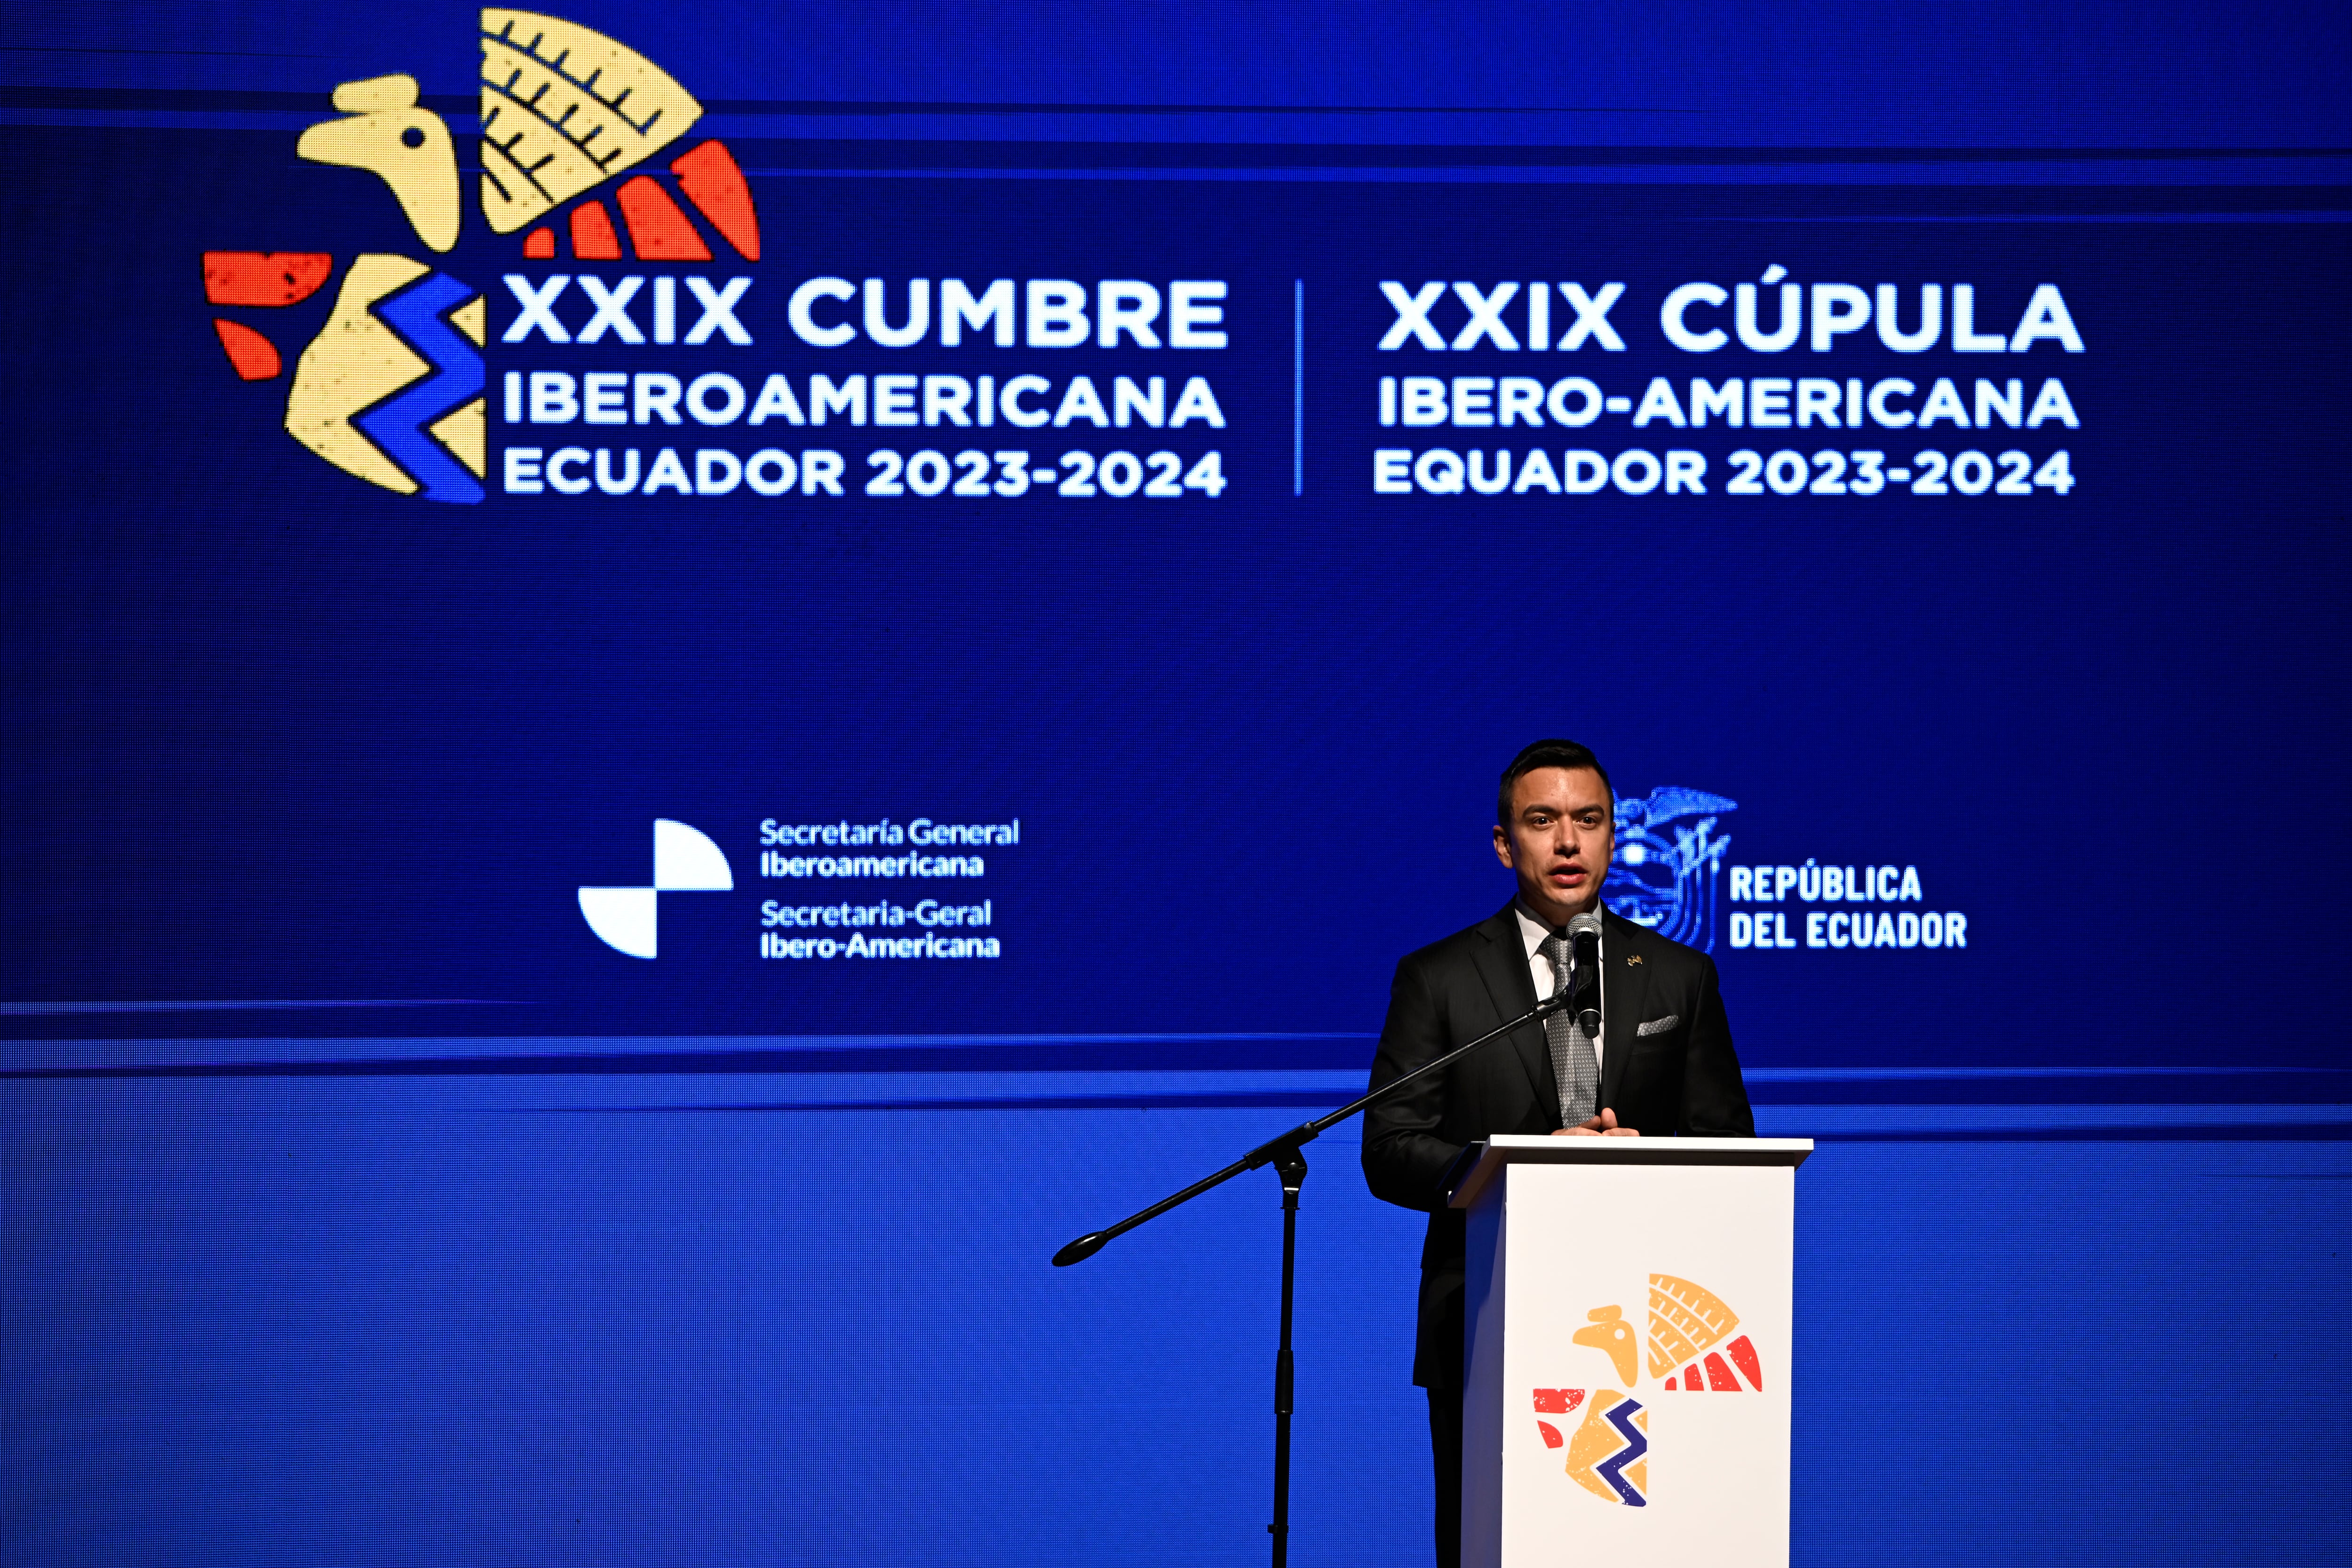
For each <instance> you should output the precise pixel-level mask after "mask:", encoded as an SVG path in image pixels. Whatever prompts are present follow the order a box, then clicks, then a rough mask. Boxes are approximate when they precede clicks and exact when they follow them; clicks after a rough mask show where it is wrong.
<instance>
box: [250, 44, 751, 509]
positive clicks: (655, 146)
mask: <svg viewBox="0 0 2352 1568" xmlns="http://www.w3.org/2000/svg"><path fill="white" fill-rule="evenodd" d="M480 41H481V47H482V83H481V106H482V107H481V121H482V142H481V152H482V163H483V170H482V181H481V206H482V215H483V216H484V217H485V218H486V219H487V220H488V223H489V226H490V230H491V232H492V233H494V234H511V233H513V232H514V231H515V230H517V229H520V228H522V227H525V226H528V225H530V224H532V223H533V222H535V221H536V220H538V219H541V218H543V217H548V216H551V215H552V214H553V213H554V212H555V211H556V210H557V209H558V208H559V207H561V206H562V205H563V204H565V203H566V202H571V201H573V200H574V199H575V198H577V197H581V196H583V195H587V194H588V193H589V192H591V191H593V189H595V188H596V187H597V186H599V185H601V184H604V182H605V181H606V180H608V179H611V178H613V177H614V176H615V175H618V174H622V173H623V172H625V171H626V170H629V169H632V168H635V167H636V166H637V165H638V164H640V163H644V162H645V161H646V159H647V158H649V157H651V156H652V155H653V154H654V153H656V152H658V151H660V150H661V149H663V148H665V147H667V146H669V145H670V144H672V143H673V142H677V140H678V138H680V137H682V136H684V135H685V134H686V132H688V130H689V129H690V128H691V127H692V126H693V125H694V123H695V121H698V120H699V119H700V118H701V116H702V106H701V105H700V104H699V103H698V102H696V101H695V100H694V98H693V97H692V96H691V95H690V94H689V93H688V92H687V90H686V89H684V88H683V87H680V86H679V85H678V84H677V82H676V81H674V80H672V79H670V78H669V77H668V76H667V74H665V73H664V72H663V71H662V70H661V69H660V68H658V67H656V65H654V63H653V62H652V61H650V60H648V59H646V58H645V57H644V56H642V55H639V54H637V53H635V51H633V50H631V49H629V48H627V47H625V46H623V45H621V44H619V43H616V42H614V40H613V39H611V38H608V37H604V35H603V34H601V33H597V32H593V31H592V30H590V29H589V28H586V27H583V26H577V25H576V24H573V23H571V22H566V21H563V20H562V19H561V18H559V17H554V16H541V15H539V14H538V13H535V12H530V11H510V10H503V9H491V10H485V11H483V12H482V14H481V40H480ZM333 103H334V107H335V108H336V109H338V110H342V111H343V117H342V118H340V119H335V120H329V121H322V122H320V124H317V125H313V126H311V127H310V129H309V130H307V131H305V132H303V133H302V139H301V141H300V142H299V143H297V146H296V151H297V153H299V155H300V156H301V157H302V158H304V159H306V160H308V161H310V162H311V163H327V164H333V165H336V166H338V167H342V168H352V169H364V170H367V171H368V172H370V173H372V174H375V175H377V176H379V177H380V178H381V179H382V180H383V183H384V184H386V185H387V186H389V187H390V188H391V191H392V194H393V196H394V199H395V200H397V201H398V202H399V203H400V208H401V211H402V212H403V213H404V215H406V216H407V218H408V222H409V226H411V227H412V228H414V229H415V231H416V237H417V238H418V239H419V240H420V241H422V242H423V243H424V245H425V247H426V248H427V249H429V250H432V251H435V252H443V253H446V251H448V250H450V249H451V248H453V247H455V246H456V245H457V236H458V230H459V227H460V225H461V222H462V219H463V208H462V204H461V202H460V201H459V198H458V186H457V149H456V145H455V143H454V142H453V141H452V139H451V137H450V134H449V128H448V126H447V125H446V123H445V122H444V121H442V119H441V117H440V116H439V115H438V114H436V113H435V112H433V110H429V109H426V108H424V107H423V106H422V105H421V104H420V103H419V102H418V93H417V85H416V79H415V77H411V76H397V75H395V76H380V77H370V78H367V79H364V80H361V81H347V82H344V83H343V84H342V85H341V86H340V87H338V88H336V89H335V90H334V96H333ZM673 186H674V187H675V189H676V190H677V193H678V195H679V196H683V198H684V201H683V203H681V202H680V200H679V199H678V197H677V196H673V195H671V189H672V187H673ZM614 199H615V200H616V201H617V202H618V204H619V205H620V208H621V215H622V225H623V227H622V229H616V228H615V227H614V223H613V217H612V215H611V213H610V212H609V211H607V210H606V208H605V206H604V202H603V201H601V200H597V199H590V200H586V201H582V202H580V203H579V204H578V205H575V206H573V207H572V210H571V214H570V223H569V230H570V241H571V245H570V248H571V253H572V256H573V257H574V258H577V259H579V260H582V261H619V260H624V259H627V258H631V257H634V258H635V259H637V260H640V261H652V262H680V261H708V260H709V259H710V258H711V254H712V252H711V248H710V245H709V241H708V240H707V239H706V238H705V236H704V233H703V231H702V230H701V229H700V228H698V226H697V225H696V222H695V220H694V218H693V217H690V216H688V213H689V212H692V213H695V214H698V215H699V216H700V217H701V219H702V222H703V223H704V224H706V225H708V226H709V229H710V231H711V232H712V233H713V234H714V235H715V236H716V237H718V238H719V239H721V240H723V241H724V242H725V243H726V244H727V245H728V246H730V247H732V248H733V249H734V251H735V252H736V253H737V254H738V255H740V256H741V257H742V258H744V259H745V260H747V261H757V260H758V259H759V258H760V221H759V216H758V212H757V210H756V209H755V208H754V206H753V205H752V202H751V187H750V185H749V184H747V183H746V182H745V180H744V178H743V171H742V169H741V167H740V165H739V164H738V163H736V162H735V158H734V155H733V154H732V153H729V152H728V150H727V148H726V146H725V144H724V143H722V142H712V141H706V142H702V143H700V144H699V145H698V146H696V147H694V148H692V149H691V150H689V151H688V152H687V153H684V154H682V155H681V156H679V157H677V158H676V159H673V160H672V161H671V162H670V163H669V166H668V182H667V183H665V182H664V181H663V180H662V179H660V178H658V177H656V175H654V174H649V173H648V174H637V175H636V176H635V177H634V178H632V179H630V180H628V181H627V182H626V183H625V184H623V185H622V186H621V187H620V189H619V190H618V191H617V192H615V193H614ZM624 230H625V233H626V236H627V249H626V252H625V250H624V247H623V240H622V234H623V231H624ZM561 250H562V246H561V245H560V244H559V242H558V239H557V236H556V231H555V228H554V226H551V225H546V224H542V225H541V226H539V227H536V228H533V229H532V230H531V232H530V234H528V235H527V236H525V237H524V239H523V256H524V258H526V259H538V260H551V259H553V258H556V257H557V256H558V255H559V253H560V251H561ZM333 272H334V258H333V256H332V255H331V253H324V252H310V251H301V252H292V251H274V252H273V251H207V252H205V300H207V301H208V302H209V303H211V304H212V305H214V306H215V308H226V309H229V310H240V311H242V310H282V309H285V308H286V307H288V306H291V305H296V304H299V303H300V302H301V301H303V300H308V299H309V298H310V297H311V296H312V295H313V294H316V293H317V292H318V291H319V290H320V289H321V288H322V287H324V286H325V284H326V283H327V281H328V279H330V278H331V276H332V275H333ZM213 327H214V331H215V332H216V333H217V334H218V336H219V338H220V342H221V347H222V349H223V350H224V351H225V352H226V353H227V355H228V361H229V364H230V367H231V368H232V369H234V370H235V371H236V374H237V376H238V377H239V379H241V380H245V381H271V380H275V379H276V378H277V377H278V375H279V374H281V372H282V371H283V369H284V362H283V360H282V358H281V357H280V355H279V353H278V345H277V344H276V343H275V342H272V341H271V340H270V338H269V336H268V333H267V332H265V331H262V330H261V329H260V328H259V327H257V326H256V325H254V324H253V323H251V322H249V321H245V320H241V319H239V318H238V317H237V316H234V315H221V316H215V318H214V320H213ZM487 332H488V321H487V310H486V306H485V303H484V301H483V299H482V297H481V295H480V293H479V292H478V291H477V290H476V289H473V288H472V287H470V286H469V285H467V284H465V283H462V282H459V281H458V280H457V279H454V278H451V277H449V276H447V275H446V274H445V273H442V272H440V271H438V270H436V268H433V267H431V266H429V265H427V264H425V263H424V262H421V261H415V260H412V259H411V258H407V257H404V256H396V255H384V254H377V253H367V254H362V255H359V256H356V257H354V258H352V262H351V264H350V266H349V267H347V268H345V269H344V272H343V280H342V284H341V291H340V292H339V293H338V294H337V295H336V298H335V304H334V308H333V310H332V311H331V313H330V315H329V316H328V319H327V323H326V325H325V327H324V328H323V329H321V330H320V332H319V334H318V336H316V337H315V338H313V339H312V340H311V341H310V344H309V345H308V346H307V347H305V348H304V349H303V351H302V353H301V357H300V360H299V363H297V365H296V367H295V372H294V380H293V385H292V388H291V389H290V391H289V394H288V396H287V400H286V429H287V433H288V434H289V435H290V436H292V437H294V438H295V439H296V440H298V441H299V442H301V443H302V444H303V445H304V446H305V447H310V449H311V450H312V451H314V452H316V453H318V454H319V455H320V457H322V458H326V459H327V461H329V462H331V463H332V464H334V465H335V467H337V468H341V469H342V470H343V471H344V472H346V473H349V474H354V475H356V476H358V477H359V478H361V479H365V480H367V481H368V482H369V483H371V484H375V485H381V486H383V488H384V489H389V490H396V491H398V492H400V493H401V494H404V495H422V496H423V497H424V498H425V500H447V501H478V500H481V499H482V493H483V492H482V485H481V479H482V475H483V473H484V472H485V471H486V468H487V458H488V452H487V447H488V433H487V429H486V409H485V406H484V402H483V391H484V382H483V367H482V354H481V350H482V344H483V342H484V340H485V337H486V335H487Z"/></svg>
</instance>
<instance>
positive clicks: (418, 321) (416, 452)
mask: <svg viewBox="0 0 2352 1568" xmlns="http://www.w3.org/2000/svg"><path fill="white" fill-rule="evenodd" d="M473 292H474V291H473V289H469V288H467V286H466V285H465V284H463V283H460V282H458V281H457V279H455V278H452V277H450V276H449V275H448V274H446V273H445V272H436V273H434V274H432V275H431V276H429V277H427V278H425V279H424V280H423V281H422V282H419V283H417V284H416V285H415V286H414V287H413V288H409V289H404V290H402V291H401V292H400V293H398V294H396V295H394V296H393V297H392V298H391V299H388V300H377V301H376V303H375V306H374V310H375V314H376V316H377V318H378V319H379V320H381V321H383V323H384V324H385V325H386V326H388V327H390V328H391V329H392V330H393V331H395V332H397V333H399V334H400V337H401V341H402V342H405V343H406V344H407V345H408V346H409V347H410V348H412V349H415V351H416V353H417V354H418V356H419V357H421V358H422V359H423V360H424V361H425V363H426V364H428V365H430V366H432V367H433V370H434V372H435V374H432V375H429V376H427V377H425V379H424V380H423V381H419V382H416V383H415V384H411V385H409V386H406V387H404V388H402V389H401V390H400V391H399V392H398V393H396V394H394V395H393V396H391V397H389V398H386V399H385V400H384V401H383V402H382V403H380V404H378V405H375V406H374V407H373V408H371V409H369V410H368V411H367V412H366V413H365V414H362V415H361V416H359V417H358V418H357V419H356V420H354V421H353V422H352V423H354V424H356V425H357V426H359V427H360V428H361V429H362V430H364V431H366V432H367V434H368V437H369V438H370V439H371V440H373V442H374V443H375V444H376V445H377V446H379V447H383V449H384V451H385V453H386V454H387V455H388V456H390V457H391V458H392V460H393V461H394V462H395V463H398V464H399V465H400V466H401V467H402V468H405V469H407V470H408V472H409V474H410V476H411V477H413V478H414V479H415V480H416V482H417V483H418V484H420V485H423V486H424V487H425V500H446V501H458V502H464V503H471V502H476V501H479V500H481V499H482V486H481V482H480V481H479V480H478V479H475V478H474V476H473V475H471V474H469V473H467V471H466V468H465V466H464V465H463V464H461V463H459V462H457V459H455V458H452V457H450V456H449V454H448V453H447V452H446V451H445V450H443V449H442V446H441V443H440V442H438V441H436V440H435V439H434V438H433V437H430V436H428V435H426V434H425V426H427V425H430V424H432V423H433V422H434V421H435V420H436V419H438V418H440V417H441V416H443V415H445V414H446V413H448V412H449V411H450V410H451V409H453V408H456V407H458V406H460V405H463V404H466V403H467V402H470V401H471V400H472V399H474V398H477V397H479V396H480V395H482V383H483V373H482V354H481V351H480V350H478V349H477V348H476V347H474V345H473V344H472V343H471V342H467V340H466V339H465V337H463V336H462V335H461V334H459V333H458V332H457V330H456V329H454V328H452V327H451V326H450V325H449V323H448V322H446V321H443V320H442V319H441V312H442V311H444V310H449V309H451V308H453V307H455V306H457V305H460V304H462V303H464V302H465V301H466V300H468V299H470V298H471V297H472V296H473Z"/></svg>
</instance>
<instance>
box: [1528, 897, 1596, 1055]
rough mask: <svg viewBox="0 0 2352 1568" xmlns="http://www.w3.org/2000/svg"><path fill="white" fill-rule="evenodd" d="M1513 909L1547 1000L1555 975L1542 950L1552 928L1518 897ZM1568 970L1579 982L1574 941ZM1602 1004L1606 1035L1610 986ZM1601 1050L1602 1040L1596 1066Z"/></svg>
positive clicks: (1541, 994) (1530, 970)
mask: <svg viewBox="0 0 2352 1568" xmlns="http://www.w3.org/2000/svg"><path fill="white" fill-rule="evenodd" d="M1511 912H1512V913H1513V914H1515V915H1517V916H1518V917H1519V937H1520V940H1521V941H1523V942H1526V943H1527V948H1528V974H1529V975H1531V976H1532V977H1533V978H1534V980H1535V983H1536V1000H1537V1001H1538V1002H1541V1001H1544V1000H1546V999H1547V998H1549V996H1550V995H1551V993H1552V984H1553V978H1554V977H1553V974H1552V971H1551V960H1550V959H1549V958H1546V957H1545V956H1544V955H1543V953H1542V952H1541V951H1540V950H1541V948H1542V946H1543V942H1544V938H1546V937H1548V936H1549V935H1551V934H1552V928H1551V927H1549V926H1548V925H1546V924H1544V923H1543V921H1539V920H1538V919H1536V918H1535V916H1533V915H1531V914H1529V913H1528V911H1527V909H1526V907H1525V906H1524V905H1522V904H1521V903H1520V902H1519V901H1518V900H1516V899H1514V900H1511ZM1593 912H1594V913H1596V914H1597V913H1599V912H1600V911H1599V910H1598V908H1596V909H1595V910H1594V911H1593ZM1596 940H1598V939H1596ZM1595 951H1596V952H1597V951H1599V950H1598V949H1595ZM1568 969H1569V973H1568V979H1569V984H1575V982H1576V949H1575V947H1574V945H1573V944H1571V945H1570V948H1569V950H1568ZM1608 1006H1609V990H1608V987H1606V986H1603V987H1601V1013H1602V1017H1601V1033H1602V1034H1604V1035H1605V1034H1607V1033H1608V1032H1609V1026H1608ZM1592 1059H1593V1062H1594V1063H1595V1064H1596V1065H1599V1064H1600V1063H1601V1060H1602V1058H1601V1042H1600V1041H1599V1040H1595V1041H1593V1042H1592Z"/></svg>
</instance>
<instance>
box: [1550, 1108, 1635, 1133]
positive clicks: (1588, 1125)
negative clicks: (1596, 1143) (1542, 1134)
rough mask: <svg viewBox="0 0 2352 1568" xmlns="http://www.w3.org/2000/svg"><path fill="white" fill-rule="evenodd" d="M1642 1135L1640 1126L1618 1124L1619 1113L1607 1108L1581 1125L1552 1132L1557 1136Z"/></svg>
mask: <svg viewBox="0 0 2352 1568" xmlns="http://www.w3.org/2000/svg"><path fill="white" fill-rule="evenodd" d="M1641 1135H1642V1130H1641V1129H1640V1128H1638V1127H1620V1126H1618V1125H1617V1113H1616V1112H1615V1111H1613V1110H1606V1109H1604V1110H1602V1111H1601V1114H1600V1115H1598V1116H1596V1117H1594V1118H1593V1119H1592V1120H1591V1121H1587V1122H1585V1123H1583V1124H1582V1125H1581V1126H1577V1127H1563V1128H1561V1129H1560V1130H1559V1131H1557V1132H1555V1133H1553V1134H1552V1136H1553V1137H1555V1138H1639V1137H1640V1136H1641Z"/></svg>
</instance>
